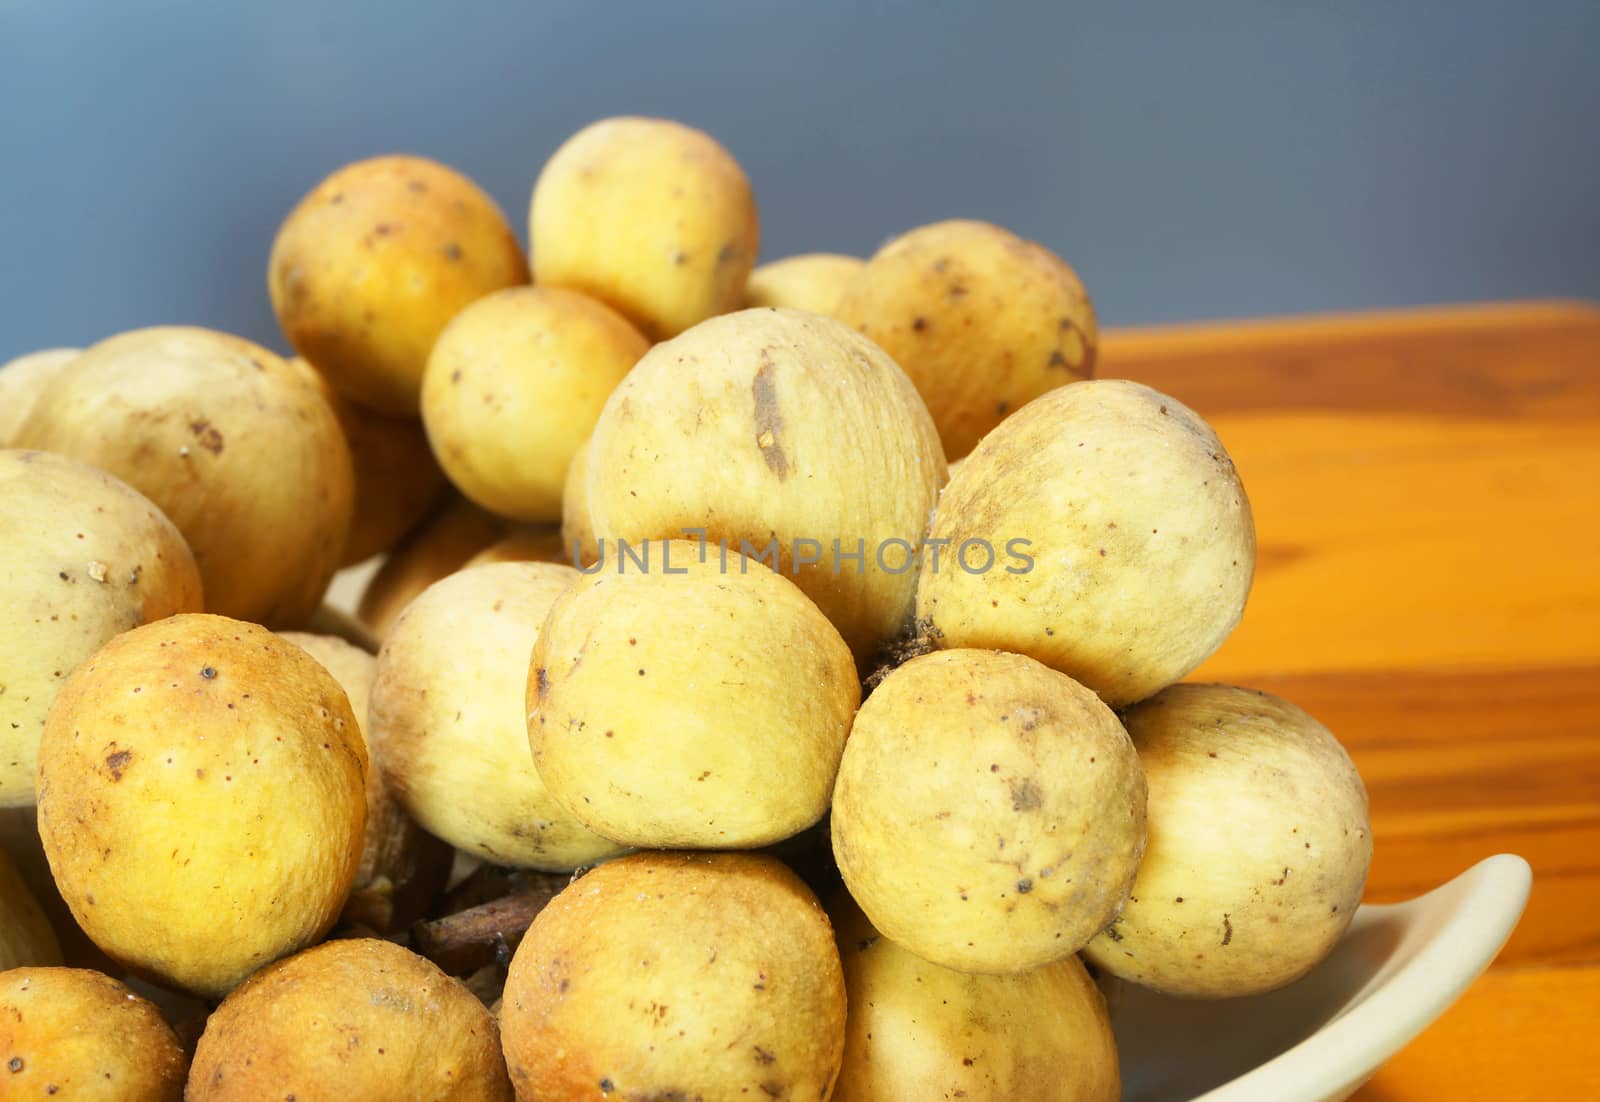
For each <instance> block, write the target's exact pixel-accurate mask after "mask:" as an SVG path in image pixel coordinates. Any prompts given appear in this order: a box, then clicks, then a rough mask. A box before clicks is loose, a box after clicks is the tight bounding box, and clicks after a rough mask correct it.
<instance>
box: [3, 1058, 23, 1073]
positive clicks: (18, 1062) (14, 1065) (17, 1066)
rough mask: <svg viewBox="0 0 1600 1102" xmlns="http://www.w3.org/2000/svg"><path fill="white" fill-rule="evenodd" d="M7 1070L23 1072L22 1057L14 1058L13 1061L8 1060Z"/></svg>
mask: <svg viewBox="0 0 1600 1102" xmlns="http://www.w3.org/2000/svg"><path fill="white" fill-rule="evenodd" d="M6 1070H7V1071H13V1072H16V1071H21V1070H22V1057H20V1056H13V1057H12V1058H11V1059H9V1060H7V1061H6Z"/></svg>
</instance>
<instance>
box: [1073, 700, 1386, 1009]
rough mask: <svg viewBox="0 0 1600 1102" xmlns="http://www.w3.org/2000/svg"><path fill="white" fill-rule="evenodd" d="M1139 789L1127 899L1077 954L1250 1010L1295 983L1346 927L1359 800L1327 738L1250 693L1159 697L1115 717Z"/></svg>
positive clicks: (1295, 712) (1300, 714) (1358, 874)
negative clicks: (1144, 840) (1251, 1001)
mask: <svg viewBox="0 0 1600 1102" xmlns="http://www.w3.org/2000/svg"><path fill="white" fill-rule="evenodd" d="M1123 719H1124V722H1125V723H1126V724H1127V727H1128V733H1129V734H1130V735H1132V736H1133V743H1134V745H1135V746H1136V747H1137V748H1138V750H1139V760H1140V762H1141V763H1142V765H1143V767H1144V771H1145V775H1146V776H1147V777H1148V778H1149V782H1150V844H1149V848H1148V849H1147V850H1146V852H1145V856H1144V861H1143V863H1142V864H1141V865H1140V867H1139V876H1138V879H1137V880H1135V882H1134V886H1133V897H1132V898H1131V899H1130V900H1129V901H1128V905H1127V907H1125V908H1124V909H1123V911H1122V913H1121V915H1119V916H1118V918H1117V921H1116V923H1115V924H1114V925H1112V927H1111V928H1110V929H1109V930H1107V931H1106V932H1105V933H1104V934H1102V935H1100V936H1099V937H1097V938H1095V939H1094V940H1093V941H1091V942H1090V943H1089V945H1088V946H1087V947H1086V949H1085V950H1084V955H1085V956H1086V957H1088V959H1089V960H1090V961H1092V962H1093V963H1094V964H1095V965H1097V966H1098V967H1100V968H1102V969H1104V970H1105V971H1107V972H1109V973H1111V974H1112V975H1114V976H1118V977H1120V978H1122V979H1125V980H1129V981H1131V982H1133V983H1138V984H1142V985H1144V986H1146V987H1150V988H1153V989H1155V990H1157V991H1161V992H1164V993H1166V994H1169V995H1181V996H1187V997H1191V998H1232V997H1234V996H1239V995H1258V994H1261V993H1262V992H1265V991H1271V990H1273V989H1275V988H1278V987H1282V986H1283V985H1284V984H1286V983H1290V982H1292V981H1294V980H1296V979H1299V978H1300V977H1301V976H1303V975H1305V974H1306V973H1307V972H1309V971H1310V970H1311V969H1312V968H1314V967H1315V966H1316V965H1317V964H1318V963H1320V962H1321V961H1322V959H1323V958H1324V957H1326V956H1327V955H1328V953H1329V952H1330V951H1331V950H1332V949H1333V947H1334V945H1335V944H1337V942H1338V940H1339V938H1340V937H1341V936H1343V934H1344V932H1345V929H1346V928H1347V927H1348V926H1349V925H1350V920H1351V919H1352V918H1354V917H1355V912H1356V907H1357V905H1358V904H1359V903H1360V902H1361V892H1362V889H1363V887H1364V886H1365V884H1366V878H1367V868H1368V866H1369V865H1370V864H1371V861H1372V828H1371V825H1370V823H1369V821H1368V817H1367V793H1366V789H1365V787H1364V786H1363V785H1362V783H1361V777H1360V775H1359V774H1358V773H1357V772H1356V768H1355V765H1354V764H1353V763H1352V762H1351V760H1350V756H1349V755H1348V754H1347V753H1345V750H1344V747H1342V746H1340V745H1339V741H1338V739H1336V738H1335V737H1334V735H1333V733H1332V732H1331V731H1329V730H1328V729H1327V728H1326V727H1324V726H1323V725H1322V724H1320V723H1318V722H1317V721H1316V720H1315V719H1313V718H1312V717H1311V716H1310V715H1308V714H1306V713H1305V712H1304V711H1302V710H1301V709H1300V708H1297V707H1296V706H1295V705H1293V704H1291V703H1289V702H1288V701H1287V700H1283V699H1281V698H1280V697H1275V696H1272V695H1271V694H1269V693H1263V692H1260V691H1258V690H1255V689H1243V688H1238V687H1236V686H1232V685H1193V684H1184V685H1174V686H1172V687H1171V688H1169V689H1166V690H1165V691H1163V692H1161V693H1159V694H1157V695H1156V696H1154V697H1152V698H1151V699H1149V700H1146V701H1144V702H1143V703H1142V704H1138V705H1135V706H1134V707H1133V708H1130V709H1129V710H1128V711H1127V712H1125V713H1124V714H1123Z"/></svg>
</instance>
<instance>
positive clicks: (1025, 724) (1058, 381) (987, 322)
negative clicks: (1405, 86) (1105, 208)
mask: <svg viewBox="0 0 1600 1102" xmlns="http://www.w3.org/2000/svg"><path fill="white" fill-rule="evenodd" d="M529 236H530V249H531V253H530V256H531V264H530V260H529V259H527V258H525V257H524V254H523V252H522V250H521V248H520V246H519V244H518V241H517V238H516V236H515V234H514V233H513V231H512V229H511V227H510V226H509V225H508V224H507V222H506V219H505V218H504V216H503V215H502V214H501V212H500V211H499V210H498V209H497V208H496V207H495V205H494V203H493V202H492V201H491V200H490V199H489V198H488V196H487V195H486V194H485V193H484V192H483V191H482V190H480V189H479V188H478V187H477V186H476V185H474V184H473V183H472V182H471V181H470V180H468V179H466V178H465V177H463V176H462V175H461V174H459V173H457V172H455V171H453V170H451V169H449V168H447V167H445V166H443V165H440V164H437V163H435V162H432V161H428V160H425V159H421V158H417V157H400V156H393V157H383V158H378V159H375V160H369V161H363V162H359V163H356V164H352V165H350V166H348V167H345V168H343V169H340V170H339V171H337V172H335V173H334V174H333V175H331V176H329V177H328V178H327V179H326V180H324V181H323V182H322V183H320V184H318V185H317V186H316V187H315V188H314V189H313V190H312V191H311V192H310V193H309V194H308V195H307V196H306V197H305V198H304V199H303V200H302V201H301V202H300V203H299V205H298V206H296V207H295V208H294V210H293V211H292V213H290V214H289V216H288V218H287V220H286V221H285V222H284V223H283V225H282V228H281V229H280V231H279V233H278V235H277V239H276V241H275V242H274V243H273V247H272V252H271V258H270V262H269V265H268V289H269V292H270V295H271V300H272V303H273V306H274V309H275V310H276V313H277V316H278V319H279V322H280V323H281V325H282V328H283V332H284V334H285V336H286V337H287V339H288V341H289V343H290V344H291V345H292V346H293V347H294V349H295V351H296V352H297V353H298V356H297V357H296V358H295V359H293V360H285V359H283V358H281V357H280V356H278V355H277V354H275V353H273V352H272V351H270V350H268V349H266V348H264V347H261V346H259V345H257V344H254V343H252V342H250V341H247V340H243V339H241V338H238V337H234V336H230V335H227V334H223V333H218V332H212V331H208V330H204V329H198V328H179V327H166V328H153V329H143V330H138V331H135V332H129V333H123V334H120V335H117V336H113V337H111V338H110V339H107V340H105V341H102V342H101V343H99V344H96V345H94V346H93V347H91V348H89V349H87V350H84V351H81V352H79V351H77V350H55V351H50V352H45V353H38V354H35V355H33V356H28V357H24V358H23V359H21V360H17V361H14V362H13V363H12V364H10V365H8V366H7V367H6V368H5V369H4V370H3V371H0V449H8V450H0V533H3V539H0V809H4V810H3V812H0V816H3V818H0V824H3V826H4V834H3V835H0V840H3V841H4V843H5V850H6V851H8V852H9V853H10V854H11V857H10V858H6V857H5V856H4V853H0V1096H4V1097H24V1096H26V1097H33V1096H35V1095H41V1096H42V1095H51V1094H56V1093H58V1092H66V1093H65V1095H64V1096H70V1097H97V1098H98V1097H115V1098H121V1099H167V1098H178V1097H180V1096H181V1097H187V1098H189V1099H192V1100H200V1099H232V1098H239V1099H262V1098H291V1099H297V1100H299V1102H307V1100H311V1099H324V1098H337V1099H340V1100H342V1102H349V1100H351V1099H366V1098H371V1099H396V1098H411V1099H425V1098H441V1099H442V1098H453V1099H508V1098H511V1097H516V1098H520V1099H528V1100H532V1099H541V1100H542V1099H599V1100H606V1099H629V1100H641V1099H685V1100H687V1099H697V1100H704V1102H711V1100H722V1099H756V1098H787V1099H795V1100H802V1099H803V1100H810V1099H827V1098H829V1097H832V1098H835V1099H849V1100H852V1102H855V1100H884V1099H897V1100H898V1099H906V1100H925V1099H929V1098H944V1097H966V1098H971V1099H985V1098H995V1099H998V1098H1007V1099H1031V1098H1053V1099H1059V1098H1072V1099H1114V1098H1116V1097H1117V1095H1118V1091H1119V1071H1118V1066H1117V1057H1116V1049H1115V1043H1114V1040H1113V1035H1112V1031H1111V1026H1110V1018H1109V1015H1108V1012H1107V998H1106V994H1107V992H1110V993H1111V994H1113V995H1114V992H1115V987H1116V984H1117V983H1119V982H1124V981H1127V982H1133V983H1137V984H1142V985H1146V986H1148V987H1151V988H1153V989H1156V990H1158V991H1161V992H1165V993H1168V994H1172V995H1180V996H1189V997H1210V998H1219V997H1228V996H1237V995H1245V994H1253V993H1259V992H1263V991H1267V990H1270V989H1272V988H1275V987H1278V986H1281V985H1283V984H1285V983H1288V982H1290V981H1292V980H1294V979H1296V978H1298V977H1299V976H1301V975H1303V974H1304V973H1305V972H1306V971H1308V970H1309V969H1310V968H1312V967H1313V966H1314V965H1315V964H1316V963H1317V962H1318V961H1320V960H1321V959H1322V958H1323V957H1324V956H1325V955H1326V954H1327V953H1328V952H1329V950H1330V949H1331V948H1332V947H1333V945H1334V943H1335V942H1336V941H1337V939H1338V938H1339V937H1340V935H1341V934H1342V933H1343V931H1344V929H1345V926H1346V924H1347V923H1348V922H1349V920H1350V918H1351V916H1352V914H1353V913H1354V911H1355V908H1356V905H1357V903H1358V902H1359V900H1360V896H1361V889H1362V885H1363V882H1364V879H1365V876H1366V869H1367V864H1368V861H1369V858H1370V855H1371V838H1370V833H1369V830H1368V825H1367V805H1366V796H1365V792H1364V790H1363V787H1362V784H1361V780H1360V778H1359V777H1358V776H1357V775H1356V772H1355V770H1354V768H1353V766H1352V765H1351V762H1350V760H1349V758H1348V756H1347V755H1346V754H1345V753H1344V751H1343V750H1342V749H1341V747H1340V746H1339V744H1338V742H1337V741H1336V740H1335V739H1334V737H1333V736H1332V735H1331V734H1330V733H1329V732H1328V731H1327V730H1326V729H1325V728H1323V727H1322V726H1321V725H1320V724H1318V723H1317V722H1316V721H1315V720H1314V719H1312V718H1311V717H1310V716H1308V715H1306V714H1305V713H1304V712H1302V711H1300V710H1299V709H1297V708H1296V707H1294V706H1293V705H1292V704H1290V703H1288V702H1286V701H1283V700H1280V699H1277V698H1275V697H1271V696H1268V695H1266V694H1263V693H1260V692H1256V691H1252V690H1249V689H1245V688H1238V687H1231V686H1224V685H1203V684H1190V683H1180V682H1182V681H1183V679H1184V678H1185V677H1186V676H1188V675H1189V674H1190V673H1191V672H1192V671H1194V670H1195V669H1196V668H1197V667H1199V666H1200V664H1201V663H1202V662H1203V661H1204V660H1205V659H1206V658H1207V657H1208V656H1209V655H1210V654H1211V653H1212V652H1213V651H1214V650H1215V649H1216V648H1217V647H1218V646H1219V645H1220V644H1221V643H1222V641H1223V640H1224V639H1225V638H1226V636H1227V635H1228V633H1229V632H1230V631H1231V630H1232V629H1233V628H1234V626H1235V625H1236V624H1237V623H1238V621H1239V619H1240V617H1241V615H1242V613H1243V610H1244V606H1245V600H1246V597H1247V594H1248V592H1249V588H1250V582H1251V576H1252V572H1253V569H1254V563H1255V536H1254V527H1253V523H1252V520H1251V513H1250V506H1249V502H1248V499H1247V498H1246V495H1245V491H1244V488H1243V486H1242V485H1241V484H1240V481H1239V478H1238V475H1237V473H1236V471H1235V469H1234V466H1233V464H1232V462H1231V460H1230V459H1229V457H1228V454H1227V451H1226V450H1225V449H1224V447H1223V445H1222V443H1221V442H1220V441H1219V440H1218V438H1217V436H1216V434H1215V433H1214V432H1213V431H1212V429H1211V428H1210V427H1209V426H1208V425H1207V424H1206V423H1205V422H1204V421H1203V420H1202V419H1201V418H1200V417H1199V416H1198V415H1196V414H1195V413H1194V412H1193V411H1191V410H1190V409H1188V408H1186V407H1185V406H1183V405H1182V404H1180V403H1179V402H1177V401H1175V400H1174V399H1172V398H1170V397H1167V396H1165V395H1163V394H1160V393H1158V392H1156V391H1154V390H1151V389H1150V388H1148V387H1145V386H1142V385H1140V384H1138V383H1136V382H1131V381H1124V380H1115V379H1096V378H1093V375H1094V368H1095V355H1096V347H1097V343H1098V332H1097V328H1096V321H1095V315H1094V310H1093V308H1092V307H1091V305H1090V302H1089V299H1088V297H1087V295H1086V294H1085V292H1084V288H1083V285H1082V284H1081V282H1080V281H1079V279H1078V277H1077V275H1076V274H1075V273H1074V272H1073V270H1072V269H1071V268H1070V267H1069V266H1068V265H1067V264H1066V263H1064V262H1063V261H1062V260H1061V259H1059V258H1058V257H1056V256H1055V255H1054V254H1052V253H1051V252H1050V251H1048V250H1046V249H1044V248H1042V247H1040V246H1039V245H1036V244H1034V243H1032V242H1029V241H1026V240H1023V239H1022V238H1019V237H1017V236H1015V235H1013V234H1011V233H1009V232H1007V231H1006V230H1004V229H1001V228H999V227H997V226H993V225H989V224H985V223H980V222H971V221H952V222H943V223H938V224H935V225H930V226H924V227H921V228H919V229H914V230H912V231H911V232H909V233H906V234H904V235H903V236H901V237H899V238H896V239H895V240H893V241H890V242H889V243H888V244H887V245H885V246H884V247H883V248H882V249H881V250H879V252H878V253H877V254H876V255H874V256H873V257H872V258H871V259H869V260H866V261H861V260H856V259H853V258H848V257H842V256H832V255H822V254H817V255H811V256H802V257H794V258H790V259H787V260H781V261H778V262H775V263H771V264H768V265H765V266H763V267H760V268H753V265H754V262H755V259H756V256H757V252H758V248H759V233H758V219H757V214H756V207H755V203H754V199H753V197H752V190H751V187H750V184H749V182H748V180H747V179H746V177H745V174H744V172H743V171H742V170H741V168H740V166H739V165H738V163H737V162H736V161H735V160H734V158H733V157H732V156H731V155H730V154H729V153H728V152H727V151H726V150H725V149H724V148H723V147H722V146H720V145H719V144H718V143H717V142H716V141H714V140H713V139H712V138H710V137H708V136H707V135H705V134H703V133H701V132H699V131H697V130H693V129H691V128H688V127H685V126H682V125H679V124H676V123H672V122H667V121H663V120H655V119H643V118H618V119H609V120H605V121H602V122H599V123H596V124H594V125H592V126H590V127H588V128H586V129H584V130H582V131H581V132H579V133H578V134H577V135H575V136H574V137H572V138H571V139H570V140H568V141H567V142H566V143H565V144H563V145H562V146H561V147H560V149H558V150H557V151H556V153H555V154H554V155H553V156H552V157H551V158H550V160H549V161H548V163H547V164H546V165H545V167H544V169H543V171H542V172H541V173H540V175H539V177H538V180H537V183H536V185H535V187H534V190H533V198H532V204H531V211H530V221H529ZM368 560H371V561H372V562H373V563H374V564H381V565H377V566H376V573H370V581H368V582H367V584H366V588H365V591H364V592H363V593H362V594H361V599H360V602H359V608H358V615H357V617H356V618H352V617H350V616H349V615H346V614H342V613H340V612H339V611H336V610H334V609H331V608H329V607H328V606H326V605H325V604H324V602H325V599H326V595H327V593H328V591H329V586H330V582H331V581H332V580H333V579H334V576H335V574H336V572H338V571H339V570H340V568H341V567H348V566H352V565H354V564H358V563H363V562H366V561H368ZM353 576H354V575H346V578H349V577H353ZM13 863H15V864H16V866H17V867H13ZM19 869H20V871H19ZM63 961H66V962H67V963H70V964H72V965H74V967H70V968H69V967H62V966H61V965H62V963H63ZM130 985H131V986H130ZM135 989H136V990H137V993H136V990H135ZM1113 1001H1114V999H1113Z"/></svg>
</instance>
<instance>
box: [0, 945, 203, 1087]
mask: <svg viewBox="0 0 1600 1102" xmlns="http://www.w3.org/2000/svg"><path fill="white" fill-rule="evenodd" d="M188 1068H189V1059H188V1056H187V1055H186V1054H185V1053H184V1051H183V1045H182V1044H181V1043H180V1042H179V1040H178V1037H177V1035H176V1034H175V1033H173V1031H172V1027H171V1026H169V1025H168V1024H167V1023H166V1021H164V1020H163V1019H162V1017H161V1012H160V1011H159V1010H157V1009H156V1007H155V1006H154V1004H152V1003H150V1002H149V1001H147V1000H145V999H142V998H140V997H139V996H138V995H135V994H134V993H133V992H132V991H130V990H129V989H128V988H127V986H126V985H125V984H122V983H119V982H118V981H116V980H114V979H112V978H111V977H110V976H106V975H103V974H101V973H99V972H95V971H91V970H89V969H85V968H15V969H12V970H11V971H9V972H0V1076H4V1078H0V1098H6V1099H13V1098H15V1099H34V1098H41V1099H50V1098H63V1099H85V1100H87V1102H180V1100H181V1099H182V1098H183V1084H184V1078H185V1076H186V1074H187V1072H188Z"/></svg>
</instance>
